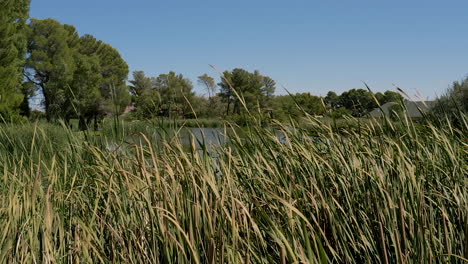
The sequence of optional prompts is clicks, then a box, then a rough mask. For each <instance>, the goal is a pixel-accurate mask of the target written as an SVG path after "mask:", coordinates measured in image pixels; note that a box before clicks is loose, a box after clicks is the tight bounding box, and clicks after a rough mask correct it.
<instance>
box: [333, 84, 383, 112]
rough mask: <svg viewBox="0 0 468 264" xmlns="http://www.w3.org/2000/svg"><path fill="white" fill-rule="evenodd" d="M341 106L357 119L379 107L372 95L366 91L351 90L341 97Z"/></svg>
mask: <svg viewBox="0 0 468 264" xmlns="http://www.w3.org/2000/svg"><path fill="white" fill-rule="evenodd" d="M339 104H340V105H341V106H342V107H345V108H346V109H348V110H351V113H352V115H353V116H355V117H362V116H364V115H365V114H367V113H368V112H370V111H371V110H373V109H375V108H376V107H377V104H376V102H375V100H374V98H373V97H372V93H371V92H369V91H367V90H364V89H351V90H349V91H346V92H344V93H342V94H341V95H340V101H339Z"/></svg>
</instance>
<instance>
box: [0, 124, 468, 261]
mask: <svg viewBox="0 0 468 264" xmlns="http://www.w3.org/2000/svg"><path fill="white" fill-rule="evenodd" d="M463 118H465V117H463ZM308 123H309V124H308V126H307V127H308V129H307V130H306V129H300V128H298V127H294V126H293V127H290V126H283V125H282V124H280V123H277V124H276V127H277V129H276V130H272V129H270V128H262V127H260V126H252V127H248V128H246V129H245V130H244V131H243V132H242V136H240V135H239V134H237V133H236V131H237V130H236V129H232V130H231V132H230V133H229V139H230V142H229V144H227V145H223V146H219V147H214V148H208V146H206V145H205V144H203V142H195V140H193V141H192V144H191V145H190V146H183V144H182V143H181V141H180V138H179V137H177V136H174V137H166V138H160V139H159V140H157V141H156V140H155V139H154V137H153V135H150V134H145V133H142V134H138V137H137V139H135V138H133V139H132V140H131V141H126V140H125V139H122V138H119V139H118V140H116V139H115V138H112V137H110V136H98V135H95V136H93V135H82V134H78V133H75V132H72V131H70V130H67V129H65V128H63V136H64V137H65V138H66V139H67V141H66V142H67V143H66V144H55V143H56V138H54V136H53V135H50V134H48V133H45V130H44V128H43V127H42V126H34V125H32V126H31V130H30V131H32V132H31V133H32V136H31V137H30V138H28V140H26V143H18V142H17V141H15V140H14V139H13V138H12V137H14V135H12V134H11V131H10V129H13V128H10V127H2V128H0V131H1V132H0V143H1V144H0V153H1V155H0V171H1V172H2V175H0V227H1V228H0V262H1V263H36V262H45V263H65V262H67V263H68V262H69V263H99V262H104V263H109V262H112V263H114V262H115V263H244V262H245V263H308V262H310V263H327V262H331V263H440V262H451V263H457V262H462V261H463V260H466V259H467V258H468V246H467V245H468V194H467V190H468V188H467V187H468V180H467V174H468V168H467V166H468V165H467V164H468V163H467V155H468V153H467V144H466V142H467V141H466V140H467V136H466V135H467V133H466V132H467V131H468V128H467V127H463V128H461V129H459V128H453V127H451V126H450V125H449V124H447V125H446V126H435V125H433V124H432V123H423V124H419V125H418V126H415V125H414V124H413V123H412V122H411V120H408V119H404V120H401V122H399V123H395V122H390V121H389V120H383V121H382V122H368V123H365V124H362V126H361V125H360V126H359V128H358V129H353V130H350V131H349V132H346V129H344V130H343V131H340V133H337V132H336V131H334V129H333V127H332V125H331V124H324V123H321V121H320V120H318V119H314V118H313V117H309V118H308ZM229 129H231V128H230V126H229V124H226V130H229ZM311 130H313V133H310V131H311ZM18 133H19V134H21V133H22V132H21V131H19V132H18ZM175 133H177V132H175ZM278 133H279V134H280V136H278ZM311 135H313V136H311ZM7 136H8V138H7ZM15 142H16V143H15ZM109 142H112V143H113V144H117V147H113V148H112V149H109V148H108V145H109ZM12 149H13V150H14V151H11V150H12ZM51 150H55V152H54V151H52V152H51ZM44 151H46V153H47V155H44V154H43V153H45V152H44ZM51 153H52V154H51Z"/></svg>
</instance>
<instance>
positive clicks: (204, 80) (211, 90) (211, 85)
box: [198, 73, 217, 98]
mask: <svg viewBox="0 0 468 264" xmlns="http://www.w3.org/2000/svg"><path fill="white" fill-rule="evenodd" d="M198 83H199V84H201V85H203V86H204V87H205V89H206V91H207V92H208V98H211V96H212V95H214V94H215V93H216V88H217V85H216V82H215V80H214V78H213V77H211V76H209V75H208V74H206V73H205V74H203V75H201V76H198Z"/></svg>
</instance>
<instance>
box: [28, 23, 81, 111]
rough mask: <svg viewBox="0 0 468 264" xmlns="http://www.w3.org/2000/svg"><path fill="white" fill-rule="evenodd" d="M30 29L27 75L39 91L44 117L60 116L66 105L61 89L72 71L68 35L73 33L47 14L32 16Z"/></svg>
mask: <svg viewBox="0 0 468 264" xmlns="http://www.w3.org/2000/svg"><path fill="white" fill-rule="evenodd" d="M30 29H31V30H30V37H29V41H28V51H29V58H28V60H27V64H26V65H27V68H28V69H29V71H28V79H29V80H30V81H32V82H34V84H36V86H37V87H38V89H39V90H40V92H41V93H42V94H43V97H44V107H45V111H46V117H47V120H51V119H55V118H59V117H62V116H63V115H64V111H63V109H64V107H66V106H67V104H66V101H67V100H66V96H65V95H66V94H67V91H66V90H65V89H69V85H70V83H71V81H72V80H73V75H74V71H75V62H74V51H73V48H74V47H70V46H69V44H70V43H73V42H72V41H69V38H73V39H74V38H75V36H76V35H77V33H76V32H73V31H72V28H71V27H67V28H65V27H64V26H63V25H62V24H60V23H59V22H58V21H56V20H54V19H50V18H49V19H45V20H37V19H32V20H31V23H30ZM31 75H32V76H31Z"/></svg>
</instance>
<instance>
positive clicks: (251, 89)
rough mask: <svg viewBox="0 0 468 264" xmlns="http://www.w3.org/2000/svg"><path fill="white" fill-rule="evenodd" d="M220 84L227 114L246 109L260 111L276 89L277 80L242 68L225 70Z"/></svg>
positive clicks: (239, 112) (220, 94)
mask: <svg viewBox="0 0 468 264" xmlns="http://www.w3.org/2000/svg"><path fill="white" fill-rule="evenodd" d="M218 85H219V86H220V92H219V96H220V97H221V98H222V99H223V100H224V102H226V115H229V114H231V113H232V114H241V112H242V111H244V110H246V109H248V110H251V111H258V110H260V109H264V108H266V107H267V106H268V104H269V103H270V99H271V97H272V95H273V93H274V91H275V89H276V83H275V81H273V80H272V79H271V78H269V77H268V76H263V75H261V74H260V72H259V71H254V72H253V73H250V72H248V71H246V70H244V69H240V68H236V69H234V70H232V71H225V72H224V73H223V76H222V79H221V82H220V83H219V84H218ZM231 105H232V110H231Z"/></svg>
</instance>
